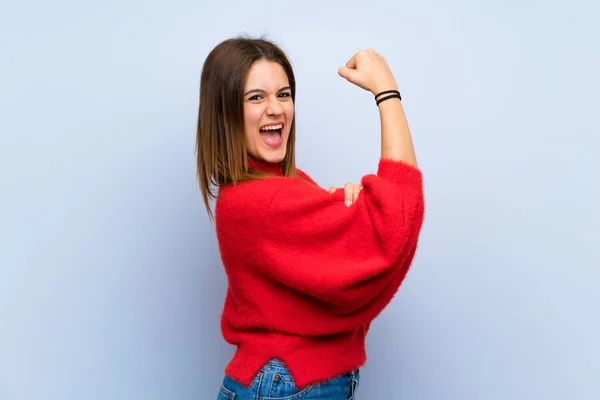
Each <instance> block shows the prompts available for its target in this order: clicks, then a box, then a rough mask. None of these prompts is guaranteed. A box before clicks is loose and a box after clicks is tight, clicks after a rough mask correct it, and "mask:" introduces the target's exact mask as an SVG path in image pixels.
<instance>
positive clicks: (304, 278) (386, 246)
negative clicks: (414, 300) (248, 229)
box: [257, 159, 424, 317]
mask: <svg viewBox="0 0 600 400" xmlns="http://www.w3.org/2000/svg"><path fill="white" fill-rule="evenodd" d="M361 183H362V185H363V190H362V191H361V193H360V195H359V198H358V201H357V202H356V203H355V204H354V205H352V206H350V207H346V205H345V204H344V201H343V200H344V192H343V189H340V190H338V191H337V192H336V193H334V194H330V193H328V192H326V191H324V190H322V189H320V188H316V187H313V186H312V185H307V184H306V183H305V182H302V181H300V180H298V179H281V180H280V182H279V183H278V188H277V189H276V190H275V191H274V193H273V194H272V196H271V198H270V200H269V202H268V204H266V205H264V204H263V206H264V207H265V208H264V210H265V211H264V214H263V216H262V224H261V229H260V232H259V235H260V238H259V242H258V243H259V251H258V253H257V254H258V256H259V257H260V261H259V262H257V265H259V268H262V269H263V271H262V272H263V273H264V274H266V275H268V276H269V277H270V278H271V279H274V280H276V281H278V282H280V283H282V284H283V285H285V286H288V287H290V288H292V289H293V290H296V291H300V292H302V293H304V294H306V295H308V296H310V297H313V298H315V299H317V300H319V301H320V302H323V303H325V305H326V306H328V307H329V308H330V309H331V310H332V312H334V313H335V314H338V315H339V314H349V313H355V312H356V311H357V310H361V309H364V310H367V313H368V314H369V315H370V317H374V316H375V315H376V314H377V313H378V312H379V311H381V308H382V306H381V304H382V301H381V296H383V297H385V298H386V299H387V301H389V299H391V298H392V296H393V295H394V293H395V292H396V291H397V289H398V287H399V286H400V284H401V282H402V280H403V279H404V276H405V274H406V272H407V271H408V267H409V266H410V263H411V261H412V258H413V256H414V252H415V249H416V245H417V240H418V236H419V231H420V229H421V224H422V221H423V212H424V202H423V184H422V176H421V172H420V171H419V170H418V169H417V168H415V167H412V166H410V165H408V164H406V163H403V162H397V161H392V160H384V159H382V160H380V162H379V166H378V172H377V174H376V175H374V174H371V175H366V176H364V177H363V178H362V180H361ZM377 299H379V301H377ZM375 304H377V305H375ZM376 308H378V309H376Z"/></svg>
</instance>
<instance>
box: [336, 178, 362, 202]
mask: <svg viewBox="0 0 600 400" xmlns="http://www.w3.org/2000/svg"><path fill="white" fill-rule="evenodd" d="M362 188H363V187H362V185H361V184H360V183H356V184H354V183H351V182H348V183H346V184H345V185H344V203H345V204H346V207H350V206H351V205H352V204H354V203H356V201H357V200H358V194H359V193H360V191H361V190H362ZM337 189H338V188H337V187H335V186H332V187H330V188H329V193H335V191H336V190H337Z"/></svg>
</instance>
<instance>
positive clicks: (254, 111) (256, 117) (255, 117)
mask: <svg viewBox="0 0 600 400" xmlns="http://www.w3.org/2000/svg"><path fill="white" fill-rule="evenodd" d="M261 115H262V112H261V110H260V109H259V107H256V106H254V107H252V105H251V104H250V105H248V106H246V107H244V126H245V127H247V128H253V127H256V125H258V123H259V122H260V117H261Z"/></svg>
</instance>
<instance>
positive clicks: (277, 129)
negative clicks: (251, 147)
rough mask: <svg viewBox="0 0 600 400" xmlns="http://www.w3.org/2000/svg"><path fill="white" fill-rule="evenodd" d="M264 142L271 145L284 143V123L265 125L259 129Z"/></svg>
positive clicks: (276, 145)
mask: <svg viewBox="0 0 600 400" xmlns="http://www.w3.org/2000/svg"><path fill="white" fill-rule="evenodd" d="M259 132H260V137H261V138H262V140H263V142H265V144H267V145H268V146H271V147H279V146H281V144H282V143H283V137H282V135H283V124H278V125H267V126H263V127H262V128H260V130H259Z"/></svg>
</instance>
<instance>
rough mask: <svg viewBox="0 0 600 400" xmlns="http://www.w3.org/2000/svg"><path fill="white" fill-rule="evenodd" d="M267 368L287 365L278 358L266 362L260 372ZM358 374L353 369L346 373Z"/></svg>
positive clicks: (356, 370)
mask: <svg viewBox="0 0 600 400" xmlns="http://www.w3.org/2000/svg"><path fill="white" fill-rule="evenodd" d="M269 366H273V367H284V368H287V365H286V364H285V362H283V361H282V360H280V359H278V358H271V359H270V360H269V361H267V363H266V364H265V365H264V366H263V367H262V368H261V371H263V372H264V370H266V369H267V368H268V367H269ZM358 373H359V369H358V368H355V369H353V370H350V371H348V372H347V374H349V375H358Z"/></svg>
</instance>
